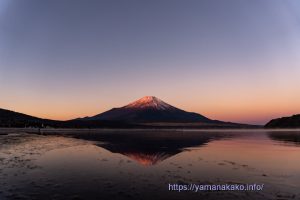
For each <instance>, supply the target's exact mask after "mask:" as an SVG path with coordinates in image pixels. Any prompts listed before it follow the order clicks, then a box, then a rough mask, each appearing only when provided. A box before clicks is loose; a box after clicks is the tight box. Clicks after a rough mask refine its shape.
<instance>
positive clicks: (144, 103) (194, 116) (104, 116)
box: [82, 96, 216, 123]
mask: <svg viewBox="0 0 300 200" xmlns="http://www.w3.org/2000/svg"><path fill="white" fill-rule="evenodd" d="M82 120H105V121H124V122H134V123H136V122H177V123H181V122H205V123H209V122H214V123H216V121H215V120H211V119H209V118H207V117H205V116H203V115H201V114H198V113H193V112H187V111H184V110H181V109H179V108H176V107H174V106H172V105H170V104H168V103H166V102H164V101H162V100H160V99H159V98H157V97H154V96H145V97H143V98H141V99H139V100H136V101H134V102H132V103H130V104H128V105H126V106H123V107H120V108H113V109H111V110H108V111H106V112H103V113H101V114H98V115H95V116H93V117H85V118H82Z"/></svg>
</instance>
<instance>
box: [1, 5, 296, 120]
mask: <svg viewBox="0 0 300 200" xmlns="http://www.w3.org/2000/svg"><path fill="white" fill-rule="evenodd" d="M299 77H300V2H299V1H296V0H264V1H259V0H228V1H218V0H215V1H214V0H206V1H205V0H202V1H194V0H188V1H183V0H182V1H176V0H162V1H158V0H157V1H156V0H154V1H140V0H128V1H121V0H119V1H117V0H109V1H92V0H89V1H84V0H82V1H77V0H72V1H71V0H51V1H50V0H49V1H47V0H45V1H39V0H36V1H33V0H27V1H17V0H0V92H1V93H0V108H5V109H10V110H15V111H18V112H22V113H26V114H30V115H34V116H38V117H43V118H51V119H72V118H77V117H83V116H91V115H95V114H98V113H100V112H103V111H106V110H108V109H110V108H112V107H119V106H123V105H125V104H127V103H129V102H132V101H134V100H136V99H138V98H141V97H143V96H146V95H151V96H156V97H158V98H160V99H162V100H164V101H166V102H167V103H169V104H171V105H174V106H176V107H179V108H182V109H184V110H187V111H193V112H198V113H200V114H203V115H205V116H207V117H209V118H212V119H218V120H225V121H234V122H243V123H253V124H265V123H266V122H267V121H269V120H270V119H272V118H276V117H281V116H288V115H291V114H296V113H300V78H299Z"/></svg>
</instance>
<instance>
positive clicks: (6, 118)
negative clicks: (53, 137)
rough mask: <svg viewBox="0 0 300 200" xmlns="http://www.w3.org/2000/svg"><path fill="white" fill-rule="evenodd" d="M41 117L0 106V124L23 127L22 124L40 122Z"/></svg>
mask: <svg viewBox="0 0 300 200" xmlns="http://www.w3.org/2000/svg"><path fill="white" fill-rule="evenodd" d="M42 121H43V119H41V118H37V117H33V116H30V115H26V114H23V113H18V112H14V111H10V110H5V109H1V108H0V126H4V127H19V126H20V127H24V125H25V124H26V125H32V124H34V125H36V124H39V123H42Z"/></svg>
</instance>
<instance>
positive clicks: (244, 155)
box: [0, 130, 300, 200]
mask: <svg viewBox="0 0 300 200" xmlns="http://www.w3.org/2000/svg"><path fill="white" fill-rule="evenodd" d="M13 132H15V133H12V132H10V134H8V135H0V199H1V200H6V199H7V200H11V199H277V200H279V199H281V200H283V199H300V131H295V130H293V131H292V130H284V131H266V130H250V131H246V130H240V131H238V130H235V131H229V130H226V131H140V130H132V131H109V130H107V131H76V130H74V131H72V130H68V131H59V132H57V133H54V132H53V131H52V132H51V131H45V132H44V133H45V135H34V134H26V133H17V132H18V131H13ZM169 183H170V184H175V183H179V184H189V183H195V184H226V183H229V184H253V183H256V184H264V189H263V190H262V191H248V192H246V191H213V192H203V191H202V192H197V193H195V192H192V191H187V192H180V193H179V192H176V191H169V190H168V185H169Z"/></svg>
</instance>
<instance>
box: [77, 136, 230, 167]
mask: <svg viewBox="0 0 300 200" xmlns="http://www.w3.org/2000/svg"><path fill="white" fill-rule="evenodd" d="M75 137H76V138H80V139H85V140H91V141H97V143H96V145H97V146H100V147H102V148H104V149H106V150H108V151H110V152H112V153H120V154H122V155H125V156H127V157H129V158H130V159H132V160H135V161H137V162H138V163H140V164H142V165H145V166H149V165H155V164H157V163H159V162H161V161H163V160H165V159H167V158H169V157H171V156H174V155H176V154H178V153H181V152H183V151H187V150H188V148H191V147H200V146H203V145H206V144H207V143H208V142H210V141H212V140H218V139H224V138H229V137H232V134H230V133H226V134H224V133H222V132H215V133H213V132H212V133H210V134H205V133H203V134H199V133H194V132H184V133H183V132H182V133H181V132H176V133H174V132H157V133H156V132H154V133H153V131H152V132H145V131H143V132H142V133H141V132H133V133H132V132H130V133H124V132H121V133H118V132H117V133H101V134H97V133H95V134H93V133H89V134H81V135H76V136H75Z"/></svg>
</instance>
